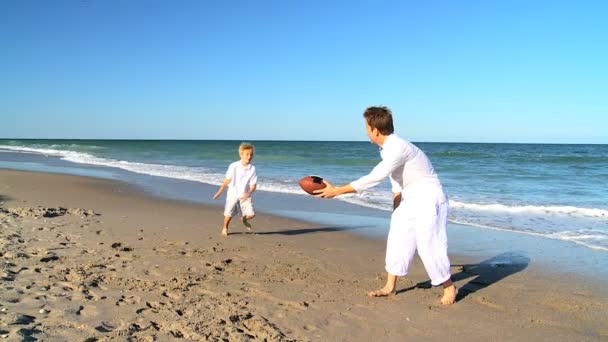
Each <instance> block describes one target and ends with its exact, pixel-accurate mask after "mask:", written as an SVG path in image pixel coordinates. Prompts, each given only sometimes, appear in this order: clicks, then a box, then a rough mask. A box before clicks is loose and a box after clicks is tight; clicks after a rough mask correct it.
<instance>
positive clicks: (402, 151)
mask: <svg viewBox="0 0 608 342" xmlns="http://www.w3.org/2000/svg"><path fill="white" fill-rule="evenodd" d="M380 156H381V157H382V161H381V162H380V163H378V165H376V167H374V169H373V170H372V171H371V172H370V173H369V174H368V175H366V176H363V177H361V178H359V179H357V180H356V181H354V182H352V183H350V185H351V186H352V187H353V188H354V189H355V190H357V192H360V191H362V190H366V189H369V188H371V187H373V186H376V185H378V184H380V182H382V180H383V179H384V178H386V177H390V181H391V188H392V191H393V192H403V191H405V190H407V187H408V186H409V187H412V186H413V185H415V184H416V185H418V184H432V185H439V186H440V185H441V183H440V182H439V178H438V177H437V174H436V173H435V170H434V169H433V165H432V164H431V161H430V160H429V158H427V156H426V155H425V154H424V152H422V150H420V149H419V148H418V147H416V145H414V144H412V143H410V142H408V141H405V140H403V139H401V138H400V137H399V136H397V135H396V134H391V135H389V136H388V137H386V140H385V141H384V144H383V145H382V147H381V148H380Z"/></svg>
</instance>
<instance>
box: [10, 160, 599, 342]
mask: <svg viewBox="0 0 608 342" xmlns="http://www.w3.org/2000/svg"><path fill="white" fill-rule="evenodd" d="M220 203H221V202H220ZM220 203H218V204H220ZM221 215H222V210H221V207H220V206H218V207H213V206H204V205H200V204H193V203H187V202H179V201H171V200H165V199H159V198H155V197H151V196H147V195H146V194H144V193H142V192H141V191H139V190H138V189H137V188H134V187H133V186H130V185H128V184H126V183H122V182H116V181H109V180H100V179H94V178H86V177H77V176H66V175H55V174H45V173H32V172H20V171H7V170H0V258H1V260H2V266H1V269H0V276H1V282H0V336H3V337H5V338H4V339H5V340H8V341H13V340H14V341H21V340H24V339H25V340H27V339H29V340H31V341H35V340H40V341H44V340H65V341H112V340H116V341H124V340H133V341H153V340H161V341H162V340H174V339H181V340H193V341H199V340H212V341H213V340H217V341H222V340H229V341H247V340H261V341H263V340H267V341H295V340H297V341H300V340H301V341H330V340H331V341H369V340H374V339H376V340H382V341H403V340H406V339H410V340H418V339H423V338H424V339H425V340H431V341H434V340H440V339H441V340H444V339H450V340H455V339H459V340H460V339H467V340H472V341H478V340H479V341H481V340H484V341H485V340H552V341H572V340H578V341H580V340H606V339H608V323H607V322H608V293H607V292H606V290H605V289H603V288H602V287H601V286H600V285H601V284H599V283H593V282H592V283H589V282H588V281H587V280H586V279H577V278H576V277H570V278H565V277H559V276H558V275H552V274H548V273H545V272H541V270H536V269H533V268H531V267H527V265H526V264H519V265H517V264H501V263H500V262H499V260H500V256H499V255H498V256H496V258H494V259H495V260H494V261H496V262H494V261H493V260H492V259H490V260H475V259H473V258H470V257H466V256H451V258H452V264H453V267H452V271H453V274H454V276H453V279H454V281H455V284H456V286H458V287H459V288H460V289H461V291H460V295H459V296H458V302H457V303H456V304H455V305H452V306H447V307H446V306H442V305H441V304H439V299H440V297H441V289H440V288H431V287H430V285H429V282H428V279H427V277H426V274H425V272H424V268H423V267H422V265H421V263H420V262H419V260H416V261H415V263H414V265H413V266H412V274H411V275H409V276H408V277H406V278H403V279H400V280H399V281H398V284H397V286H398V291H397V295H394V296H391V297H388V298H368V297H367V296H366V295H365V294H366V292H367V291H368V290H372V289H377V288H379V287H381V286H382V285H383V284H384V280H385V273H384V270H383V268H384V267H383V264H384V263H383V260H384V244H383V243H382V242H378V241H374V240H371V239H366V238H364V237H361V236H357V235H354V234H351V233H349V231H348V230H349V229H356V222H352V223H348V222H347V223H345V226H344V227H325V226H318V225H313V224H309V223H306V222H300V221H296V220H291V219H285V218H281V217H276V216H271V215H266V214H263V213H260V214H259V215H258V217H257V218H256V219H255V220H254V232H255V234H247V233H245V229H244V228H243V227H242V226H241V225H240V223H239V222H238V220H234V222H233V224H232V229H231V233H232V234H231V235H230V236H228V237H227V238H225V237H222V236H221V235H220V228H221V221H222V216H221Z"/></svg>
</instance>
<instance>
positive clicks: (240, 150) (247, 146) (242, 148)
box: [239, 142, 255, 153]
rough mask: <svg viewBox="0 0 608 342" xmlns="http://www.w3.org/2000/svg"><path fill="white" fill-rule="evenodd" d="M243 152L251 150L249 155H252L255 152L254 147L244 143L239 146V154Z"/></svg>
mask: <svg viewBox="0 0 608 342" xmlns="http://www.w3.org/2000/svg"><path fill="white" fill-rule="evenodd" d="M245 150H251V153H254V152H255V147H253V145H252V144H250V143H246V142H244V143H241V144H240V145H239V153H241V152H243V151H245Z"/></svg>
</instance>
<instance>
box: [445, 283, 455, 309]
mask: <svg viewBox="0 0 608 342" xmlns="http://www.w3.org/2000/svg"><path fill="white" fill-rule="evenodd" d="M456 295H458V289H457V288H456V286H454V285H452V286H449V287H446V288H444V289H443V297H442V298H441V304H443V305H450V304H454V302H455V301H456Z"/></svg>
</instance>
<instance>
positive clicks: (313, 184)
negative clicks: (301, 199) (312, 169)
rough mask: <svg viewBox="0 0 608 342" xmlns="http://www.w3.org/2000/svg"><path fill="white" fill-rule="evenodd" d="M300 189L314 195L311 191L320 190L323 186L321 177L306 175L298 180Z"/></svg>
mask: <svg viewBox="0 0 608 342" xmlns="http://www.w3.org/2000/svg"><path fill="white" fill-rule="evenodd" d="M298 184H300V187H301V188H302V190H304V191H306V192H307V193H309V194H311V195H315V194H314V193H313V191H315V190H320V189H323V188H325V183H323V178H321V177H318V176H306V177H304V178H302V179H300V181H299V182H298Z"/></svg>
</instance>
